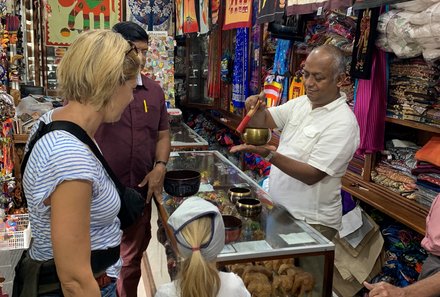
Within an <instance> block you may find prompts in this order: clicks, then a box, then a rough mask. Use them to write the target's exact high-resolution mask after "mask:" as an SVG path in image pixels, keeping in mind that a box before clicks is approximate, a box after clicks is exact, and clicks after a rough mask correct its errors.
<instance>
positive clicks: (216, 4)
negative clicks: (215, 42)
mask: <svg viewBox="0 0 440 297" xmlns="http://www.w3.org/2000/svg"><path fill="white" fill-rule="evenodd" d="M210 2H211V21H212V24H213V25H215V24H217V22H218V13H219V11H220V0H211V1H210Z"/></svg>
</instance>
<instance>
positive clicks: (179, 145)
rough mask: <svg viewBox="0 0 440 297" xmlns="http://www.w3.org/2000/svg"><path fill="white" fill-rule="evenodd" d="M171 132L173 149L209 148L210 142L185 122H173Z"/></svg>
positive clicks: (200, 149) (201, 149)
mask: <svg viewBox="0 0 440 297" xmlns="http://www.w3.org/2000/svg"><path fill="white" fill-rule="evenodd" d="M170 134H171V150H173V151H191V150H199V151H203V150H207V149H208V142H207V141H206V140H205V139H203V138H202V136H200V135H199V134H197V133H196V132H195V131H194V130H193V129H191V128H190V127H188V125H186V124H185V123H182V122H180V123H177V124H172V125H171V126H170Z"/></svg>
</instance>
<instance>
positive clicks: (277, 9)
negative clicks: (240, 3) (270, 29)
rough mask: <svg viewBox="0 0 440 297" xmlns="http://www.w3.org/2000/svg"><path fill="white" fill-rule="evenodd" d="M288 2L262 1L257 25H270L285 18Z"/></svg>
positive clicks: (280, 0) (279, 0)
mask: <svg viewBox="0 0 440 297" xmlns="http://www.w3.org/2000/svg"><path fill="white" fill-rule="evenodd" d="M285 6H286V0H263V1H260V7H259V9H258V16H257V23H258V24H263V23H270V22H273V21H278V20H281V19H282V18H283V16H284V10H285Z"/></svg>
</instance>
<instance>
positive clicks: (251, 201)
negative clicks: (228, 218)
mask: <svg viewBox="0 0 440 297" xmlns="http://www.w3.org/2000/svg"><path fill="white" fill-rule="evenodd" d="M235 206H236V208H237V210H238V213H239V214H240V215H241V216H243V217H256V216H258V215H259V214H260V213H261V210H262V209H263V205H262V204H261V202H260V200H258V199H255V198H241V199H238V201H237V204H236V205H235Z"/></svg>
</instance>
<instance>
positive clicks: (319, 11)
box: [316, 6, 322, 15]
mask: <svg viewBox="0 0 440 297" xmlns="http://www.w3.org/2000/svg"><path fill="white" fill-rule="evenodd" d="M321 14H322V6H320V7H318V11H316V15H321Z"/></svg>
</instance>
